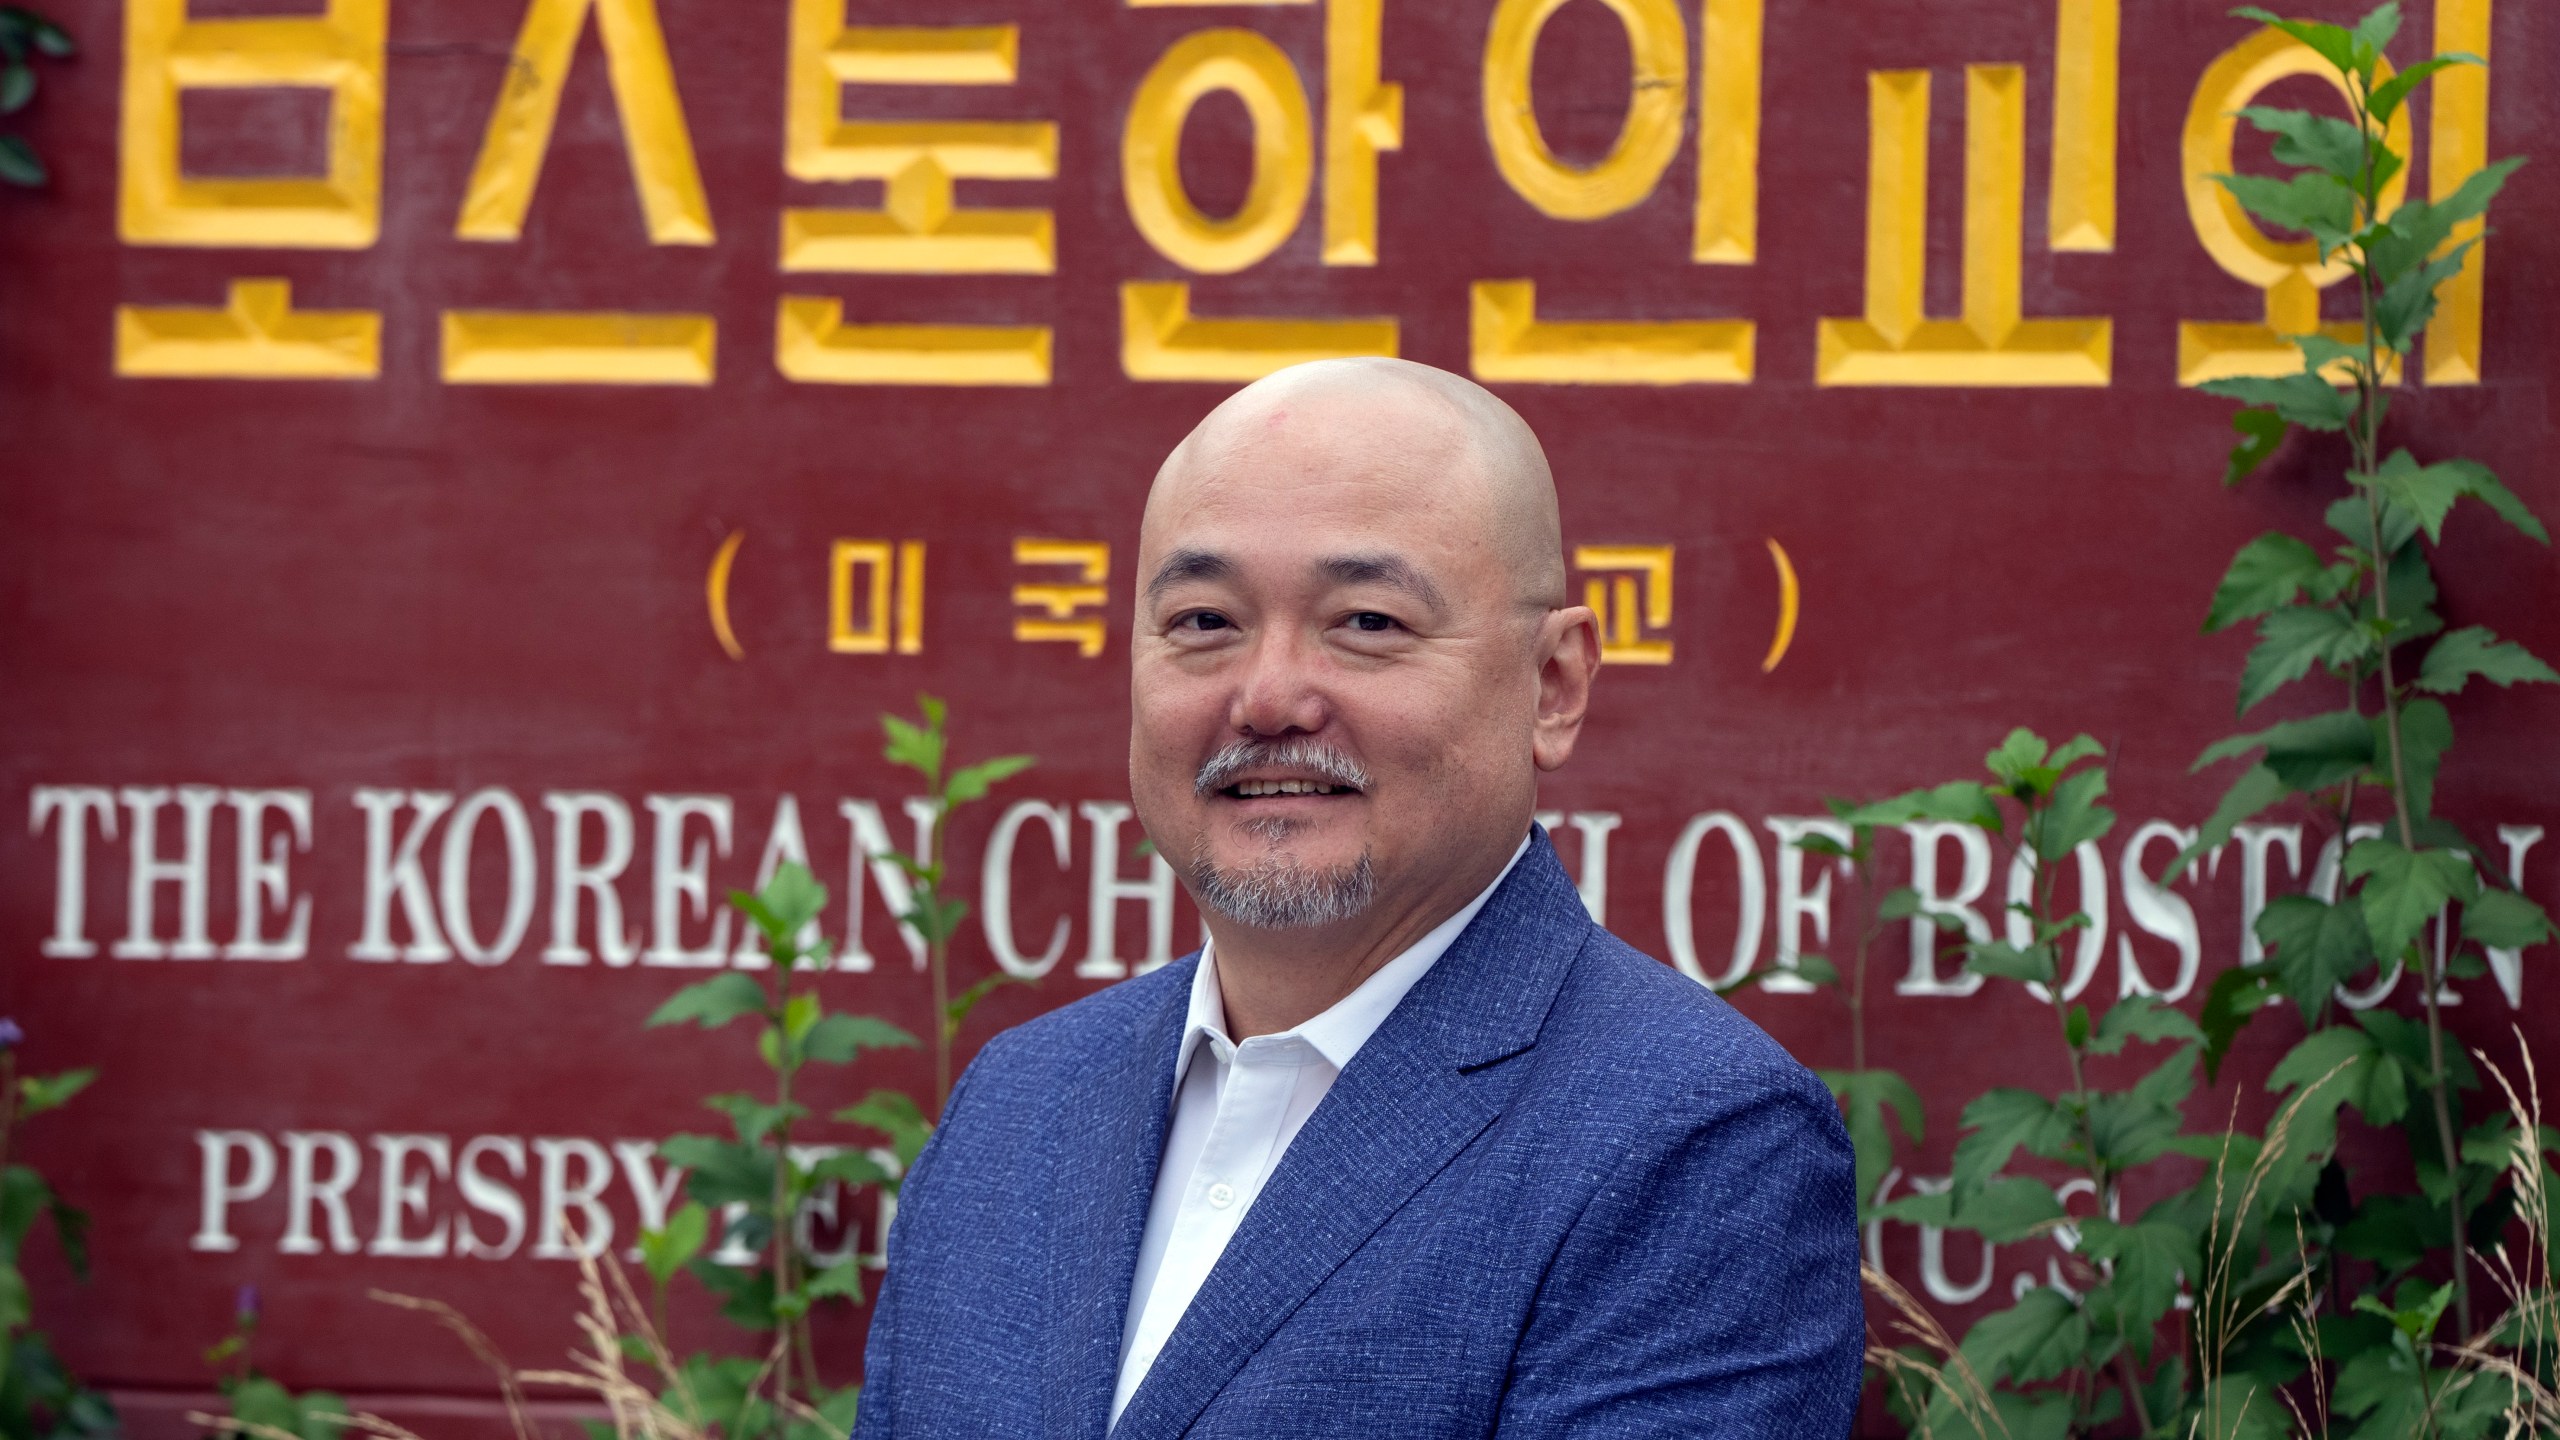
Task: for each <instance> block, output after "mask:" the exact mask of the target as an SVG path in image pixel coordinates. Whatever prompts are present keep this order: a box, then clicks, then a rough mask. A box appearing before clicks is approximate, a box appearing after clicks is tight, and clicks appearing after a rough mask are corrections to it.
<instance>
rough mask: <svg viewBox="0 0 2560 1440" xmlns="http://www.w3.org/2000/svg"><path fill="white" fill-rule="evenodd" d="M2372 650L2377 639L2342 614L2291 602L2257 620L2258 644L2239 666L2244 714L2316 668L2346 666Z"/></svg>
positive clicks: (2241, 711)
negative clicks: (2291, 603)
mask: <svg viewBox="0 0 2560 1440" xmlns="http://www.w3.org/2000/svg"><path fill="white" fill-rule="evenodd" d="M2372 649H2373V638H2372V637H2371V636H2370V635H2368V634H2367V633H2366V632H2365V631H2364V630H2363V629H2361V628H2359V627H2358V626H2357V625H2356V624H2355V622H2354V621H2352V620H2350V619H2348V618H2347V616H2346V615H2344V614H2343V613H2341V612H2339V611H2336V610H2332V609H2330V608H2328V607H2327V606H2323V605H2287V606H2285V607H2283V608H2282V609H2279V610H2275V611H2272V612H2270V613H2269V614H2268V615H2267V617H2266V618H2265V619H2263V620H2261V621H2259V622H2258V644H2257V647H2256V648H2255V649H2252V650H2251V651H2250V652H2249V658H2248V660H2247V661H2245V662H2244V663H2243V664H2242V665H2241V668H2240V713H2241V714H2243V715H2245V714H2247V713H2249V711H2250V710H2251V709H2253V708H2255V707H2256V706H2257V704H2258V702H2259V701H2261V700H2264V699H2266V698H2267V697H2268V696H2270V695H2272V694H2274V693H2275V692H2276V691H2277V690H2279V689H2281V688H2283V687H2284V686H2286V685H2290V684H2292V683H2293V682H2294V681H2296V680H2299V679H2301V678H2302V677H2303V676H2305V675H2308V674H2310V673H2311V667H2312V666H2314V665H2331V666H2343V665H2349V664H2353V663H2354V662H2355V661H2357V660H2361V659H2363V658H2364V657H2365V655H2366V654H2368V653H2369V652H2370V651H2371V650H2372Z"/></svg>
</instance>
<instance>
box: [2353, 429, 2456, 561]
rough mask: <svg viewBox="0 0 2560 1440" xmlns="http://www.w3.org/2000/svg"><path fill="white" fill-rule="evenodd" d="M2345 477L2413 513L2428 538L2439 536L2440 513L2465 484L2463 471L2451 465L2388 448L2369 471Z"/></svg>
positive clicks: (2430, 539)
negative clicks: (2427, 462)
mask: <svg viewBox="0 0 2560 1440" xmlns="http://www.w3.org/2000/svg"><path fill="white" fill-rule="evenodd" d="M2347 478H2348V479H2350V480H2352V481H2354V482H2355V483H2356V484H2358V485H2365V486H2370V487H2372V488H2373V490H2374V491H2375V492H2376V493H2378V494H2380V495H2381V496H2382V497H2383V498H2385V499H2387V500H2389V501H2390V502H2391V503H2392V504H2394V505H2397V506H2399V507H2400V508H2401V509H2403V510H2406V511H2407V512H2409V513H2410V514H2411V515H2413V516H2416V517H2417V520H2418V525H2419V527H2420V528H2421V529H2423V530H2425V531H2426V532H2427V539H2428V540H2429V541H2436V540H2439V539H2441V538H2442V535H2443V531H2444V517H2445V516H2446V514H2447V513H2449V512H2450V511H2451V510H2452V509H2453V502H2455V501H2456V500H2459V499H2461V498H2462V497H2463V494H2464V493H2465V491H2466V489H2467V488H2468V487H2467V485H2466V483H2465V477H2464V475H2463V474H2462V472H2461V471H2460V470H2458V469H2456V468H2455V467H2454V466H2452V465H2420V464H2419V463H2418V462H2417V460H2416V459H2414V458H2413V457H2412V456H2411V455H2410V454H2409V452H2408V451H2407V450H2394V451H2392V452H2391V453H2390V455H2388V456H2386V457H2385V458H2384V459H2383V462H2382V465H2381V467H2380V468H2379V469H2377V470H2375V471H2374V473H2372V474H2371V475H2350V476H2348V477H2347Z"/></svg>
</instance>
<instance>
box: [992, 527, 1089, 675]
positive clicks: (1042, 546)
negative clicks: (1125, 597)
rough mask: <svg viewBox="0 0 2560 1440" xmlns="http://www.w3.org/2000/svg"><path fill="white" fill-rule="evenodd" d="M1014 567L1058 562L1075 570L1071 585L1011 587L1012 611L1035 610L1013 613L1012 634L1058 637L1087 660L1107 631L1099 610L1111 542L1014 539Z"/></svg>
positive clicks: (1042, 583) (1053, 583)
mask: <svg viewBox="0 0 2560 1440" xmlns="http://www.w3.org/2000/svg"><path fill="white" fill-rule="evenodd" d="M1013 563H1014V564H1015V565H1017V566H1026V565H1027V566H1042V567H1050V566H1063V567H1065V568H1067V569H1068V570H1070V571H1072V572H1073V573H1074V576H1075V578H1074V580H1073V581H1072V582H1071V583H1060V582H1058V581H1054V580H1053V581H1037V582H1033V583H1029V584H1021V585H1016V586H1014V587H1013V603H1014V608H1015V609H1017V610H1028V611H1034V612H1037V613H1034V614H1019V615H1016V616H1014V617H1013V638H1014V639H1016V640H1019V641H1023V642H1025V643H1038V642H1048V641H1063V642H1066V643H1068V644H1072V645H1074V646H1075V647H1076V653H1077V654H1078V655H1081V656H1083V657H1084V658H1086V659H1088V660H1090V659H1092V658H1093V657H1094V656H1097V655H1099V654H1101V653H1102V648H1103V645H1104V644H1105V642H1106V641H1107V640H1108V639H1109V633H1108V631H1107V629H1106V627H1105V624H1104V621H1103V618H1102V617H1101V616H1100V615H1097V614H1092V613H1088V612H1091V611H1095V610H1098V609H1100V608H1101V607H1102V606H1103V605H1104V604H1105V603H1106V602H1107V601H1108V599H1109V598H1110V591H1109V589H1108V588H1107V582H1109V580H1110V579H1111V546H1110V545H1109V543H1107V542H1105V541H1101V540H1034V539H1027V538H1022V539H1016V540H1015V541H1014V542H1013Z"/></svg>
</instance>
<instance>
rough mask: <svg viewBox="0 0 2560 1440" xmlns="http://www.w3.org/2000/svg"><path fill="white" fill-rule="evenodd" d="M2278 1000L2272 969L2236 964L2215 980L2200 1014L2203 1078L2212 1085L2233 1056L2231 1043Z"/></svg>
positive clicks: (2198, 1025) (2206, 992) (2197, 1026)
mask: <svg viewBox="0 0 2560 1440" xmlns="http://www.w3.org/2000/svg"><path fill="white" fill-rule="evenodd" d="M2275 998H2276V975H2275V972H2274V970H2273V969H2271V968H2269V967H2266V966H2259V965H2234V966H2232V967H2231V968H2230V969H2228V970H2225V971H2223V972H2222V973H2221V974H2219V975H2216V976H2214V977H2213V983H2212V984H2211V985H2208V986H2206V987H2205V992H2204V1007H2203V1009H2202V1010H2201V1011H2200V1012H2199V1013H2198V1015H2197V1025H2196V1028H2198V1029H2199V1030H2202V1031H2203V1032H2204V1078H2205V1079H2206V1080H2207V1081H2208V1082H2210V1081H2212V1080H2213V1079H2214V1078H2215V1076H2216V1075H2217V1074H2218V1073H2219V1072H2220V1071H2221V1069H2222V1059H2223V1057H2224V1056H2226V1055H2228V1054H2230V1053H2231V1043H2232V1041H2234V1040H2236V1039H2238V1038H2239V1035H2240V1031H2241V1030H2242V1029H2243V1028H2244V1027H2246V1026H2247V1025H2248V1023H2249V1020H2250V1017H2251V1016H2254V1015H2256V1014H2257V1013H2258V1012H2259V1011H2260V1010H2262V1009H2264V1008H2265V1007H2266V1006H2268V1005H2269V1004H2272V1003H2273V1002H2274V1000H2275Z"/></svg>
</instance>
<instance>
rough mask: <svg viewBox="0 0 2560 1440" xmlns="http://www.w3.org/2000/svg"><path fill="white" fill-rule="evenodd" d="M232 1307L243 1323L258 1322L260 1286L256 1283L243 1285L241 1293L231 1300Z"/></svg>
mask: <svg viewBox="0 0 2560 1440" xmlns="http://www.w3.org/2000/svg"><path fill="white" fill-rule="evenodd" d="M231 1308H232V1310H233V1311H234V1312H235V1313H236V1314H237V1315H238V1316H239V1318H240V1323H241V1324H243V1325H255V1324H257V1323H258V1287H257V1286H255V1285H243V1286H241V1287H240V1293H239V1295H238V1296H237V1297H236V1298H235V1299H233V1301H232V1302H231Z"/></svg>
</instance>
